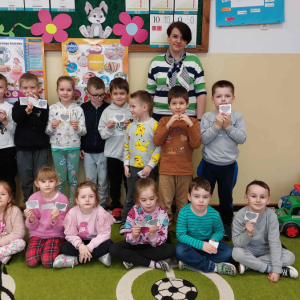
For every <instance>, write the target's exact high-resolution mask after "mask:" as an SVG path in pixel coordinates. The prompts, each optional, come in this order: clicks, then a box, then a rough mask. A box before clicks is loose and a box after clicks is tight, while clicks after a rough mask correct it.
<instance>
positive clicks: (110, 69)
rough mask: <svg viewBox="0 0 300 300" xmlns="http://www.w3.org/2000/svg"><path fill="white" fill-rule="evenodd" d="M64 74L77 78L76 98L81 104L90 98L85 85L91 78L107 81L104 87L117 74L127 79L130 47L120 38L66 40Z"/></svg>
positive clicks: (107, 86) (63, 45) (106, 86)
mask: <svg viewBox="0 0 300 300" xmlns="http://www.w3.org/2000/svg"><path fill="white" fill-rule="evenodd" d="M62 61H63V75H69V76H71V77H72V78H73V79H74V81H75V86H76V87H75V91H76V93H75V95H74V98H73V100H74V101H76V102H77V103H78V104H81V103H83V102H87V101H89V100H90V99H89V95H88V93H87V90H86V84H87V82H88V79H89V78H90V77H94V76H96V77H99V78H101V79H102V80H103V81H104V84H105V89H106V90H108V89H109V83H110V81H111V80H112V79H114V78H116V77H122V78H124V79H126V80H128V47H124V46H123V45H121V44H120V40H113V39H112V40H108V39H67V40H66V41H65V42H63V43H62Z"/></svg>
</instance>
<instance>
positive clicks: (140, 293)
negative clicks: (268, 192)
mask: <svg viewBox="0 0 300 300" xmlns="http://www.w3.org/2000/svg"><path fill="white" fill-rule="evenodd" d="M118 229H119V225H117V224H115V225H114V226H113V231H112V240H113V241H115V242H117V241H120V240H122V239H123V237H122V236H120V235H119V234H118ZM172 229H173V230H174V229H175V228H174V225H173V226H172ZM175 241H176V239H175V237H174V235H172V242H173V243H175ZM281 241H282V243H283V244H284V245H285V246H286V247H287V248H288V249H289V250H291V251H292V252H293V253H294V254H295V255H296V257H297V258H299V257H300V247H299V245H300V239H299V238H296V239H288V238H285V237H283V236H281ZM294 267H295V268H296V269H297V270H298V271H300V263H299V259H298V260H296V263H295V265H294ZM7 271H8V274H9V275H10V276H12V277H13V279H14V280H15V283H16V292H15V298H16V299H17V300H27V299H34V300H50V299H51V300H52V299H59V300H65V299H66V300H68V299H72V300H77V299H78V300H79V299H80V300H85V299H89V300H90V299H91V300H94V299H95V300H96V299H97V300H115V299H117V298H116V287H117V284H118V282H119V280H120V279H121V278H122V277H123V276H124V275H125V274H126V273H127V272H129V271H128V270H126V269H125V268H124V267H123V264H122V263H121V262H120V261H118V260H113V263H112V266H111V267H110V268H108V267H105V266H104V265H102V264H101V263H100V262H98V261H92V262H90V263H87V264H85V265H80V266H76V267H75V268H74V269H60V270H57V269H46V268H44V267H43V266H41V265H40V266H38V267H36V268H34V269H32V268H30V267H28V266H27V265H26V263H25V252H22V253H19V254H17V255H14V256H13V259H12V260H11V263H10V264H9V265H8V266H7ZM174 271H175V275H176V277H178V278H183V279H186V280H188V281H190V282H191V283H193V284H194V285H195V286H196V288H197V290H198V293H199V294H198V298H197V299H201V300H202V299H203V300H206V299H207V300H208V299H209V300H217V299H219V292H218V289H217V288H216V286H215V284H214V283H213V282H212V281H211V280H210V279H208V278H207V277H205V276H204V275H202V274H199V273H197V272H193V271H190V270H183V271H179V270H178V269H177V268H174ZM165 277H166V274H165V272H163V271H160V270H153V271H149V272H146V273H144V274H142V275H141V276H139V277H138V278H137V279H136V280H135V281H134V284H133V289H132V294H133V297H134V299H135V300H148V299H149V300H151V299H154V298H153V296H152V295H151V292H150V290H151V287H152V285H153V283H155V282H156V281H157V280H159V279H161V278H165ZM222 277H223V278H224V279H225V280H226V281H227V282H228V283H229V285H230V286H231V288H232V290H233V293H234V296H235V299H236V300H248V299H249V300H253V299H260V300H273V299H289V300H291V299H298V298H299V290H298V289H299V286H300V285H299V284H300V279H299V278H297V279H291V278H281V279H280V281H279V282H278V283H270V282H269V280H268V278H267V274H260V273H258V272H254V271H246V272H245V274H244V275H239V274H237V275H236V276H233V277H230V276H222Z"/></svg>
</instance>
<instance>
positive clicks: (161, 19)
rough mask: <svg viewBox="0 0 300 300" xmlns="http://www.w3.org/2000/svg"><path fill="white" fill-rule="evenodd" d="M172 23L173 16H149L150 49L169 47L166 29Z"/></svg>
mask: <svg viewBox="0 0 300 300" xmlns="http://www.w3.org/2000/svg"><path fill="white" fill-rule="evenodd" d="M172 23H173V15H160V14H154V15H150V47H152V48H168V47H169V42H168V35H167V29H168V27H169V26H170V25H171V24H172Z"/></svg>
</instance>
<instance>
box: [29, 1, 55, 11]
mask: <svg viewBox="0 0 300 300" xmlns="http://www.w3.org/2000/svg"><path fill="white" fill-rule="evenodd" d="M43 8H44V9H48V10H49V9H50V6H49V0H25V10H27V11H38V10H41V9H43Z"/></svg>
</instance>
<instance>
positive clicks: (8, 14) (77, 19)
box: [0, 0, 211, 52]
mask: <svg viewBox="0 0 300 300" xmlns="http://www.w3.org/2000/svg"><path fill="white" fill-rule="evenodd" d="M101 1H102V0H89V2H90V4H91V5H92V6H93V7H96V6H99V4H100V2H101ZM168 1H172V0H168ZM188 1H191V0H187V2H188ZM192 1H198V14H197V16H198V17H197V38H196V44H197V46H196V48H194V49H189V51H190V52H208V45H209V19H210V2H211V0H192ZM105 2H106V4H107V5H108V13H107V15H106V20H105V22H104V23H103V26H104V27H106V26H110V27H111V28H113V26H114V25H115V24H117V23H120V21H119V14H120V13H121V12H124V11H126V7H125V1H124V0H105ZM75 3H76V4H75V5H76V6H75V12H65V13H66V14H68V15H70V16H71V17H72V20H73V22H72V25H71V26H70V27H69V28H67V29H66V32H67V33H68V35H69V38H83V35H82V34H81V33H80V31H79V27H80V26H81V25H85V26H89V25H91V23H90V22H89V21H88V18H87V17H88V16H87V14H86V12H85V10H84V7H85V3H86V0H76V1H75ZM50 13H51V16H52V19H53V18H54V17H55V16H57V15H58V14H59V13H60V12H53V11H50ZM139 16H140V17H142V19H143V20H144V26H143V28H145V29H148V30H149V28H150V14H139ZM16 20H17V21H16ZM17 22H21V23H22V24H23V25H25V26H32V25H33V24H34V23H38V22H40V21H39V19H38V13H37V12H31V11H5V12H3V11H0V25H1V24H2V25H4V27H5V30H4V31H6V32H7V31H9V30H10V29H11V28H12V27H13V26H15V24H16V23H17ZM14 34H15V36H16V37H30V36H32V35H31V32H30V30H28V29H25V28H23V27H22V26H17V27H16V28H15V30H14ZM0 36H1V34H0ZM94 38H95V37H94ZM119 38H120V37H119V36H116V35H114V34H113V33H112V34H111V35H110V36H109V39H119ZM149 42H150V35H149V37H148V39H147V40H146V41H145V42H143V43H142V44H138V43H136V42H135V41H134V40H133V44H132V45H130V46H129V52H152V51H153V49H152V48H150V46H149ZM45 50H46V51H61V44H60V43H50V44H45ZM155 52H165V49H159V48H158V49H155Z"/></svg>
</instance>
